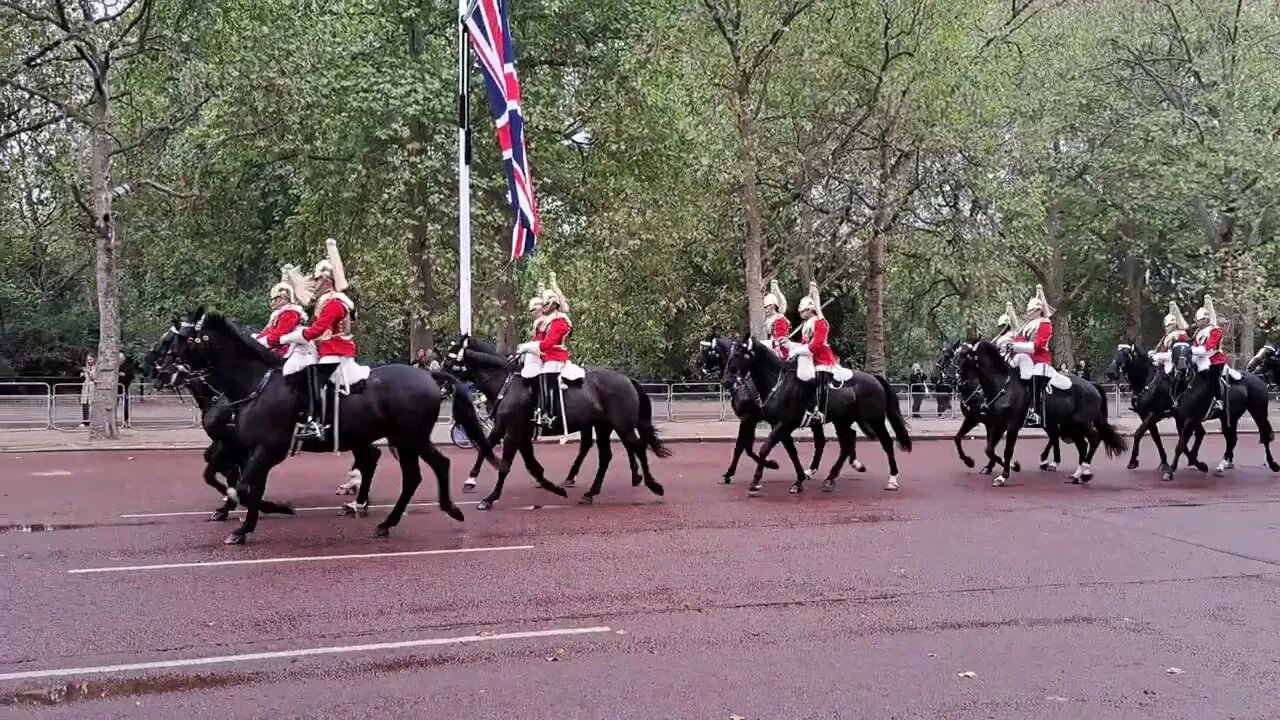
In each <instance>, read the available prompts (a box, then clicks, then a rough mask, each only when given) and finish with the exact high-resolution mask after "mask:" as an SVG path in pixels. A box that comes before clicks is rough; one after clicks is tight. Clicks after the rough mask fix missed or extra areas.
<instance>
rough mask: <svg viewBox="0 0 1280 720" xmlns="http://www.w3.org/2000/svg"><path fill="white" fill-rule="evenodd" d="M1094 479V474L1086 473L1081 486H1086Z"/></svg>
mask: <svg viewBox="0 0 1280 720" xmlns="http://www.w3.org/2000/svg"><path fill="white" fill-rule="evenodd" d="M1092 479H1093V473H1085V474H1084V475H1081V476H1080V484H1081V485H1086V484H1088V482H1089V481H1090V480H1092Z"/></svg>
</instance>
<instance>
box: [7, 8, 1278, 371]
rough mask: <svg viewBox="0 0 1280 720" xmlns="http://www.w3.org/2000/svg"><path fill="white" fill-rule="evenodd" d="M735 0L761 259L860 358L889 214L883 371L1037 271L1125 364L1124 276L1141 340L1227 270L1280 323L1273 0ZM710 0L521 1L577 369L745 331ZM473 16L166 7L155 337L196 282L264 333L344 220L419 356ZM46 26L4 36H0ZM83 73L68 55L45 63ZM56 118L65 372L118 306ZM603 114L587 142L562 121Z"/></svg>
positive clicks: (1237, 299) (966, 323)
mask: <svg viewBox="0 0 1280 720" xmlns="http://www.w3.org/2000/svg"><path fill="white" fill-rule="evenodd" d="M713 4H714V5H716V6H718V7H721V8H728V9H730V10H733V11H734V12H736V13H737V14H738V16H739V18H740V25H739V27H738V29H737V37H738V39H739V42H740V45H741V47H742V48H744V49H746V50H748V51H752V52H754V50H755V49H758V48H761V47H764V46H767V45H769V44H770V43H774V50H773V52H772V55H771V57H770V58H769V61H768V63H767V64H766V66H763V67H764V68H765V69H764V70H762V71H761V73H760V74H759V75H756V76H754V77H753V78H752V85H751V92H750V97H751V98H752V102H753V103H754V106H753V107H752V108H751V112H752V113H753V117H754V118H755V121H756V136H755V138H754V143H755V154H756V160H757V167H758V173H757V179H758V181H759V186H760V192H761V195H762V197H761V200H762V203H763V206H764V210H765V214H766V217H765V218H764V222H763V228H764V235H765V248H766V260H765V275H766V277H776V278H778V279H779V280H780V281H781V282H782V284H783V286H784V288H785V289H786V290H787V291H788V293H789V294H790V295H791V297H792V305H794V304H795V303H794V301H795V298H796V297H797V296H798V295H799V294H800V292H801V291H802V287H803V283H804V282H805V281H807V280H808V279H809V278H810V277H813V278H816V279H817V280H818V281H819V282H820V283H822V285H823V294H824V297H826V298H829V299H833V300H834V303H833V304H832V305H831V306H829V309H828V315H829V316H830V317H831V318H832V320H833V322H834V323H835V325H836V331H837V332H836V334H837V342H836V345H837V349H838V350H839V351H840V352H841V355H842V356H843V357H845V358H846V359H847V360H849V361H852V362H855V363H856V362H859V361H860V360H861V358H862V354H863V350H864V347H865V338H866V333H867V327H866V323H865V321H864V314H865V312H866V303H865V302H864V299H863V292H864V291H863V288H864V281H865V275H866V272H867V264H866V247H867V240H868V238H869V237H870V233H871V232H872V231H873V230H875V229H877V228H878V229H879V231H881V232H883V233H885V236H886V237H887V238H888V243H887V248H888V256H887V268H886V275H885V278H886V286H887V288H888V291H887V298H886V300H887V306H886V309H885V327H886V329H887V330H886V335H887V336H888V337H889V338H890V339H892V342H891V343H886V356H887V358H888V363H889V367H890V370H891V372H897V371H901V370H902V369H903V368H905V367H908V366H909V365H910V364H911V363H912V362H914V361H925V360H929V359H931V358H932V357H933V355H934V354H935V352H936V349H937V347H938V346H939V345H940V344H941V343H942V342H943V341H944V340H947V339H954V338H956V337H959V336H962V335H972V334H975V333H976V334H989V330H990V326H991V324H992V322H993V321H994V318H995V317H996V316H998V315H999V314H1000V313H1001V311H1002V309H1003V306H1004V304H1005V302H1006V301H1012V302H1014V303H1015V305H1019V306H1021V305H1022V304H1023V303H1024V302H1025V300H1026V298H1027V297H1028V296H1029V295H1030V294H1031V292H1032V290H1033V288H1034V285H1035V284H1036V283H1037V282H1042V283H1044V284H1046V287H1049V288H1051V291H1052V293H1053V294H1055V295H1056V297H1053V298H1052V299H1053V300H1054V301H1055V302H1056V303H1057V304H1058V305H1059V306H1060V307H1065V308H1067V309H1069V310H1070V316H1071V325H1072V330H1073V331H1074V332H1073V333H1072V334H1073V335H1074V346H1073V347H1071V348H1069V349H1065V348H1060V349H1059V350H1060V353H1059V354H1060V355H1061V354H1062V353H1063V352H1067V353H1071V354H1073V355H1074V356H1075V357H1084V358H1088V359H1090V360H1091V361H1093V362H1094V364H1095V365H1097V364H1100V363H1101V362H1103V361H1104V359H1105V357H1106V356H1108V355H1109V349H1110V348H1112V347H1113V346H1114V343H1115V342H1116V341H1117V339H1119V338H1121V337H1123V336H1125V335H1127V334H1128V333H1129V332H1130V331H1131V330H1132V329H1133V328H1132V327H1131V325H1130V322H1129V320H1128V315H1129V313H1128V305H1129V302H1128V298H1129V295H1130V292H1131V291H1132V290H1135V289H1134V288H1130V287H1129V285H1128V284H1127V281H1126V277H1125V273H1124V271H1123V268H1124V267H1125V263H1126V262H1135V261H1136V263H1137V266H1138V267H1139V268H1140V269H1141V272H1140V273H1139V279H1138V281H1137V282H1138V283H1139V284H1140V287H1138V288H1136V292H1137V293H1138V296H1139V297H1141V298H1142V300H1143V302H1144V303H1145V304H1147V305H1148V306H1149V309H1148V311H1147V312H1145V313H1143V314H1142V316H1143V317H1144V318H1145V323H1146V325H1145V330H1146V334H1147V335H1148V338H1150V337H1151V336H1152V335H1154V333H1155V328H1154V327H1153V323H1154V322H1158V317H1159V315H1160V311H1161V310H1162V308H1163V305H1164V303H1165V302H1166V301H1167V300H1169V299H1175V300H1178V301H1179V302H1181V303H1182V305H1183V307H1184V309H1185V310H1187V311H1188V313H1189V312H1190V311H1191V310H1194V307H1195V304H1196V303H1197V302H1198V301H1199V299H1200V297H1201V296H1202V294H1203V293H1206V292H1211V293H1213V294H1214V295H1215V297H1217V298H1218V299H1219V303H1218V304H1219V308H1220V311H1221V312H1223V314H1224V315H1225V316H1227V317H1228V318H1229V319H1231V320H1233V321H1235V322H1236V325H1237V326H1238V325H1239V323H1240V321H1242V320H1243V319H1244V318H1247V317H1252V318H1254V319H1255V320H1256V322H1257V323H1258V324H1259V326H1260V327H1261V328H1264V329H1269V328H1271V327H1274V326H1276V325H1277V322H1276V321H1277V318H1280V298H1277V297H1275V295H1274V293H1273V292H1269V289H1270V288H1275V287H1276V286H1277V282H1278V281H1280V250H1277V249H1276V247H1277V246H1276V244H1275V243H1274V242H1273V240H1274V237H1275V234H1276V230H1277V228H1278V227H1280V217H1277V210H1278V208H1277V207H1276V205H1277V201H1276V198H1277V197H1280V179H1277V178H1278V177H1280V176H1278V175H1277V173H1276V172H1275V168H1276V167H1280V145H1278V143H1277V132H1278V130H1277V129H1278V128H1280V104H1277V103H1276V100H1275V99H1276V98H1277V97H1280V64H1277V63H1276V62H1275V55H1274V53H1275V48H1274V28H1275V27H1277V26H1278V25H1280V10H1277V9H1276V6H1275V5H1274V4H1270V3H1246V4H1244V5H1242V7H1243V10H1242V12H1241V13H1240V14H1239V16H1238V17H1237V16H1236V14H1235V4H1234V3H1217V4H1215V3H1176V2H1175V3H1167V4H1166V3H1146V2H1138V3H1120V2H1065V3H1064V2H1054V1H1052V0H1036V1H1034V2H1030V3H1026V2H1022V3H1014V4H1013V7H1014V9H1017V8H1020V7H1021V8H1024V9H1023V11H1022V12H1021V14H1019V15H1017V16H1016V17H1010V16H1009V15H1008V13H1009V12H1010V4H1009V3H1008V2H996V1H995V0H984V1H981V2H969V3H956V2H944V1H943V0H875V1H874V2H859V3H848V2H842V1H840V0H817V1H816V2H813V3H809V4H805V8H804V10H803V12H801V13H800V14H798V15H797V16H796V18H795V20H794V22H793V23H792V24H791V25H790V26H789V27H788V29H787V30H786V32H785V34H784V35H783V36H782V37H781V38H780V39H774V38H772V37H771V32H772V28H774V27H775V26H776V22H777V19H778V18H779V17H781V16H782V15H784V14H785V13H786V11H787V10H788V9H789V8H791V7H793V6H796V5H797V3H794V2H787V1H786V0H713ZM705 5H706V4H705V3H669V2H659V1H658V0H645V1H643V2H623V1H621V0H590V1H589V0H565V1H564V2H556V3H546V2H515V3H513V5H512V6H513V12H514V13H515V17H514V18H513V27H514V31H515V35H516V43H517V47H518V49H519V52H520V57H519V69H520V72H521V77H522V81H523V86H524V101H525V106H526V116H527V117H528V120H529V138H528V148H529V153H530V157H531V162H532V166H533V172H534V180H535V183H536V185H535V187H536V190H537V193H538V196H539V200H540V203H541V212H542V219H543V237H542V246H541V249H540V251H539V254H538V256H537V257H536V258H534V259H533V260H531V261H529V262H527V263H526V264H524V265H523V266H522V268H521V269H520V272H519V277H520V281H521V286H520V289H519V297H521V298H524V297H527V296H528V295H529V294H530V293H531V291H532V289H533V287H534V286H535V284H536V283H537V282H538V280H539V279H540V278H543V277H545V276H546V275H547V273H549V272H550V271H553V270H554V271H555V272H556V273H557V275H558V276H559V278H560V283H561V285H562V286H563V288H564V290H565V291H566V293H567V294H568V296H569V299H570V302H571V305H572V307H573V310H574V313H573V316H574V327H575V332H574V338H573V342H574V350H575V353H576V356H577V357H578V358H580V359H582V360H584V361H586V362H593V363H604V364H610V365H615V366H618V367H620V368H625V369H627V370H630V371H633V372H636V373H639V374H642V375H650V376H659V375H673V374H677V373H680V372H683V371H684V369H685V367H686V366H687V364H688V360H689V357H690V356H691V355H692V354H693V351H694V349H695V348H696V342H697V340H698V339H699V338H700V337H701V336H702V335H704V334H705V333H706V332H708V331H710V330H713V329H718V330H721V331H727V332H736V331H739V330H740V329H741V328H742V327H743V325H744V322H745V318H746V300H745V289H744V287H743V279H742V277H743V273H742V239H743V237H744V232H745V231H744V227H745V219H744V218H745V215H744V211H743V209H742V204H741V199H740V197H739V195H740V187H739V186H740V184H741V177H742V175H741V171H740V167H741V166H740V165H739V164H738V159H739V154H738V153H739V148H740V145H739V137H738V135H737V128H736V126H735V122H734V120H735V107H734V102H735V101H734V97H735V94H734V86H733V83H734V82H735V78H734V72H735V71H734V64H733V61H732V58H731V57H730V55H729V52H728V50H727V46H726V44H725V42H724V41H723V40H722V36H721V35H720V33H719V31H718V29H717V28H716V26H715V25H714V23H713V22H712V20H711V19H710V16H709V15H708V12H707V9H706V7H705ZM4 12H5V11H0V20H3V19H6V18H7V17H8V16H7V15H4V14H3V13H4ZM453 13H454V6H453V5H452V4H449V3H426V4H423V3H419V2H409V1H408V0H347V1H346V2H340V3H300V2H280V1H275V0H272V1H268V2H217V3H213V2H207V0H206V1H201V0H158V1H157V4H156V15H155V24H156V27H155V28H154V31H155V33H156V37H157V38H158V40H157V42H158V43H159V45H158V47H160V48H161V51H160V52H156V53H153V54H150V55H148V56H145V57H139V58H136V59H135V60H134V61H131V62H130V63H128V64H125V65H122V66H121V68H120V72H119V74H118V75H117V76H116V79H115V83H116V88H115V91H116V94H117V96H118V100H117V103H116V106H115V113H116V121H117V124H118V126H119V128H120V130H121V135H122V138H121V142H122V144H124V145H129V144H130V143H131V139H136V135H137V134H139V133H146V132H148V131H150V132H151V133H152V134H151V135H150V136H149V140H150V142H148V143H146V144H145V145H141V146H139V147H136V148H125V149H124V150H123V151H122V152H121V154H120V155H119V156H118V157H117V158H116V159H115V173H116V175H117V176H118V177H117V178H116V180H117V181H138V180H142V179H147V178H151V179H156V180H159V181H162V182H165V183H172V185H173V187H174V188H176V189H177V190H179V191H180V192H179V194H180V195H184V197H174V196H170V195H166V194H162V193H141V192H140V193H136V194H133V195H130V196H128V197H126V198H122V199H120V200H118V201H117V203H116V213H117V218H118V220H119V227H120V239H121V243H122V244H121V252H120V273H121V287H122V293H123V298H122V304H123V314H124V337H125V339H126V345H127V346H128V347H129V348H130V349H131V351H133V352H137V351H138V350H139V349H140V348H142V347H145V345H147V344H148V343H149V342H150V339H152V338H154V337H155V336H156V335H157V334H158V333H159V332H160V331H161V329H162V328H163V326H164V323H165V322H166V321H167V320H168V317H169V316H170V315H171V314H172V313H173V312H175V311H185V310H187V309H189V308H190V307H192V306H194V305H195V304H197V303H208V304H215V305H216V306H217V307H219V308H220V309H222V310H224V311H226V312H229V313H230V314H232V315H233V316H235V317H237V318H238V319H240V320H242V321H243V322H245V323H246V324H248V325H251V326H256V325H260V324H261V323H262V322H263V321H264V320H265V316H266V314H267V312H268V311H267V307H266V297H265V295H266V291H267V289H268V288H269V287H270V286H271V284H272V283H273V282H274V281H275V279H276V276H277V274H278V272H279V267H280V265H281V264H283V263H286V262H289V263H297V264H302V265H305V266H309V265H311V264H312V263H314V262H315V261H317V260H318V259H319V258H320V256H321V254H322V251H323V240H324V238H326V237H336V238H338V239H339V240H340V242H341V246H342V249H343V254H344V257H345V258H346V260H347V265H348V270H349V274H350V275H351V277H352V280H353V289H352V294H353V296H355V297H356V299H357V301H358V303H359V306H360V309H361V313H360V317H359V320H358V323H357V330H356V331H357V335H358V337H359V341H360V344H361V349H362V354H363V355H364V356H365V357H366V358H368V359H371V360H372V359H395V358H402V357H405V356H406V355H407V352H408V338H409V332H410V326H409V319H410V314H411V312H415V311H416V312H424V311H425V312H427V313H429V314H430V315H429V323H430V324H431V325H432V326H433V327H436V328H440V329H442V330H444V331H446V332H448V331H450V329H451V328H454V327H456V323H457V318H456V310H455V309H454V308H456V306H457V297H456V279H455V277H454V269H455V268H456V266H457V242H456V227H457V209H456V208H457V204H456V178H455V176H454V168H453V153H454V147H455V142H456V129H455V125H454V122H455V107H454V82H455V77H454V73H455V67H454V64H455V54H454V53H455V48H454V35H453V28H454V24H453V23H454V21H455V19H454V17H453ZM193 18H200V19H201V21H200V22H195V21H193ZM39 40H40V39H39V38H35V37H26V36H22V35H20V34H0V54H3V55H5V56H13V57H20V56H22V55H23V51H24V50H27V51H29V50H30V49H33V48H34V47H35V46H36V44H37V43H38V42H39ZM3 71H4V69H3V68H0V72H3ZM60 71H63V72H68V73H74V72H76V71H74V70H72V69H70V68H67V69H65V70H60V69H59V68H58V67H56V66H55V67H50V68H47V69H45V70H44V72H48V73H57V72H60ZM66 79H67V80H68V81H75V82H82V80H83V79H82V78H78V77H68V78H66ZM473 81H474V82H473V85H474V86H475V91H474V93H473V98H472V105H473V115H474V117H475V124H476V133H475V153H474V157H475V165H474V168H473V204H474V210H473V217H472V222H473V228H474V234H475V238H476V248H475V254H474V268H475V289H476V292H475V306H476V312H477V318H476V326H477V330H478V331H479V332H484V333H486V334H496V332H497V329H498V325H499V322H500V318H501V315H502V312H503V311H502V305H501V303H500V301H499V297H500V288H501V283H502V279H503V273H504V263H505V259H504V258H505V257H506V253H507V247H506V242H507V235H508V231H509V223H510V217H509V215H508V213H507V210H506V204H505V203H506V201H505V191H506V190H505V181H504V179H503V176H502V172H501V166H500V158H499V154H498V151H497V147H496V142H495V139H494V133H493V129H492V124H491V122H490V121H489V120H488V115H487V107H486V104H485V101H484V98H483V94H482V92H481V89H480V76H479V72H478V71H475V72H473ZM33 108H35V106H33V105H31V104H30V103H28V102H26V101H25V100H24V99H23V96H22V95H21V94H20V93H18V92H17V91H16V90H14V89H13V88H11V87H6V86H3V85H0V138H3V139H2V140H0V333H2V337H0V356H2V357H3V358H4V359H6V361H7V362H8V363H10V364H11V365H12V366H13V367H14V368H15V369H17V370H39V371H46V372H47V371H51V370H53V369H55V368H68V367H72V366H74V363H75V362H76V361H77V360H78V354H79V353H80V352H81V351H82V350H83V349H87V348H88V347H90V342H91V340H92V338H94V337H95V336H96V329H95V322H96V313H95V311H94V307H93V297H94V295H93V284H92V283H93V274H92V265H91V261H92V238H91V235H90V233H89V229H88V227H87V226H86V223H85V214H84V212H83V211H82V210H81V208H80V206H79V204H78V200H77V198H78V197H80V198H82V197H84V189H85V188H86V182H87V172H86V170H85V168H84V151H83V147H84V137H83V132H84V131H83V130H82V129H79V128H77V127H72V126H68V125H65V124H62V125H52V126H48V127H44V128H41V129H38V130H34V131H30V132H25V133H16V132H15V131H16V129H18V128H20V127H21V126H22V125H23V124H24V123H28V122H30V121H31V120H32V118H33V117H34V116H33V115H32V113H34V112H36V110H37V109H38V108H35V109H33ZM581 128H588V129H589V130H590V132H591V134H592V136H593V139H594V142H593V144H592V145H591V147H590V148H589V149H586V150H581V149H578V148H575V147H571V146H570V145H568V144H566V143H565V142H564V141H563V138H564V137H565V134H566V132H572V131H575V130H577V129H581ZM126 135H127V136H129V137H124V136H126ZM187 195H189V197H185V196H187ZM415 226H417V227H420V228H421V229H422V231H423V234H424V235H425V237H426V238H427V246H428V247H427V251H426V252H427V255H428V256H429V258H430V259H431V262H432V265H433V266H434V268H435V271H436V278H435V284H436V286H437V292H438V296H439V297H438V298H437V300H436V303H437V304H436V306H434V307H421V306H419V303H420V301H419V300H418V299H417V298H418V297H419V295H418V293H417V292H416V290H415V285H414V283H415V281H416V275H415V272H416V271H415V270H414V269H413V268H411V267H410V266H409V263H408V260H407V257H408V256H407V254H406V253H407V250H408V249H409V248H410V247H411V246H410V245H409V243H410V229H411V228H412V227H415ZM520 305H521V306H523V302H521V303H520ZM1261 339H1262V338H1260V340H1261Z"/></svg>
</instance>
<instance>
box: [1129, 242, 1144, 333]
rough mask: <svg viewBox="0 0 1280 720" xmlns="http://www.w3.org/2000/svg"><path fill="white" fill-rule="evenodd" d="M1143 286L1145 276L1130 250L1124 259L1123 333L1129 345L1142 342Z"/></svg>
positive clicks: (1136, 256)
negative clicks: (1124, 316)
mask: <svg viewBox="0 0 1280 720" xmlns="http://www.w3.org/2000/svg"><path fill="white" fill-rule="evenodd" d="M1145 284H1146V275H1145V273H1144V272H1143V270H1142V265H1141V264H1140V263H1139V262H1138V254H1137V253H1135V252H1133V251H1132V250H1130V251H1129V252H1128V253H1127V254H1126V255H1125V257H1124V288H1125V300H1126V301H1127V304H1128V307H1129V309H1128V317H1126V318H1125V325H1124V332H1125V338H1126V339H1127V340H1128V341H1129V342H1130V343H1141V342H1142V309H1143V306H1144V305H1145V303H1144V302H1143V298H1142V288H1143V286H1144V285H1145Z"/></svg>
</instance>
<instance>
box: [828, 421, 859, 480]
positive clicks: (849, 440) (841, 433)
mask: <svg viewBox="0 0 1280 720" xmlns="http://www.w3.org/2000/svg"><path fill="white" fill-rule="evenodd" d="M836 440H837V442H838V443H839V444H840V454H839V455H838V456H836V462H835V464H834V465H832V466H831V472H829V473H827V477H826V479H825V480H823V481H822V491H823V492H831V491H832V490H834V489H835V487H836V478H837V477H839V476H840V470H841V469H843V468H844V463H845V460H847V459H848V458H849V454H850V453H851V452H852V448H853V443H854V434H853V428H851V427H842V426H840V425H836Z"/></svg>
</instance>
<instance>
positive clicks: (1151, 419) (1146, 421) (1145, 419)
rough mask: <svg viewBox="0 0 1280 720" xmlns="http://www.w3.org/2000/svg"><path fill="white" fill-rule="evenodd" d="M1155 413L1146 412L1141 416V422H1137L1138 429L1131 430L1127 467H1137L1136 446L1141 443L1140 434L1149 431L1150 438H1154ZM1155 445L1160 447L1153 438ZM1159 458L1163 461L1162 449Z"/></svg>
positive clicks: (1133, 468)
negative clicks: (1131, 448)
mask: <svg viewBox="0 0 1280 720" xmlns="http://www.w3.org/2000/svg"><path fill="white" fill-rule="evenodd" d="M1156 418H1157V414H1156V413H1148V414H1146V415H1144V416H1142V422H1140V423H1138V429H1137V430H1134V431H1133V450H1131V451H1130V452H1129V469H1130V470H1137V469H1138V446H1139V445H1140V444H1141V443H1142V436H1143V435H1146V434H1147V433H1148V432H1150V433H1151V438H1152V440H1155V437H1156V433H1155V425H1156ZM1155 442H1156V447H1160V442H1159V441H1158V440H1155ZM1160 460H1161V462H1164V450H1163V449H1161V450H1160Z"/></svg>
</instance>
